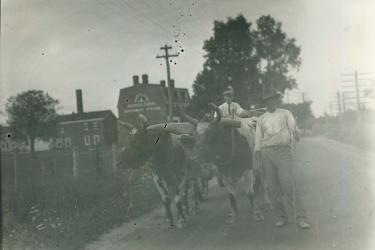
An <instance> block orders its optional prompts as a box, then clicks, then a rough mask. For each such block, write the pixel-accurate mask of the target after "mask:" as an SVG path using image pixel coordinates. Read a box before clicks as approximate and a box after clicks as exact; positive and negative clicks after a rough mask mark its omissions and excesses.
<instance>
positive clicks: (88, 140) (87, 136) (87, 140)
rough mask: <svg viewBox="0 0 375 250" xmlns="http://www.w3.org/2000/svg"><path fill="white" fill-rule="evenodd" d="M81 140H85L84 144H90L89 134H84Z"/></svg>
mask: <svg viewBox="0 0 375 250" xmlns="http://www.w3.org/2000/svg"><path fill="white" fill-rule="evenodd" d="M83 141H84V142H85V145H86V146H88V145H90V136H89V135H85V137H83Z"/></svg>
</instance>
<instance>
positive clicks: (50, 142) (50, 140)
mask: <svg viewBox="0 0 375 250" xmlns="http://www.w3.org/2000/svg"><path fill="white" fill-rule="evenodd" d="M26 146H27V141H26ZM53 147H54V143H53V139H52V138H50V139H49V148H53Z"/></svg>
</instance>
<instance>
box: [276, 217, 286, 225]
mask: <svg viewBox="0 0 375 250" xmlns="http://www.w3.org/2000/svg"><path fill="white" fill-rule="evenodd" d="M286 224H287V222H286V219H280V220H279V221H278V222H276V223H275V227H284V226H286Z"/></svg>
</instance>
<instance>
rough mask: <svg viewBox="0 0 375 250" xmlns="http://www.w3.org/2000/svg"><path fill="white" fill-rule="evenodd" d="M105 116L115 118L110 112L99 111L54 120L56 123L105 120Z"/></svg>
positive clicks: (74, 114) (60, 116)
mask: <svg viewBox="0 0 375 250" xmlns="http://www.w3.org/2000/svg"><path fill="white" fill-rule="evenodd" d="M107 116H113V117H115V118H116V116H115V115H114V114H113V113H112V111H111V110H99V111H91V112H83V113H72V114H66V115H59V116H57V118H56V119H57V122H66V121H78V120H87V119H95V118H105V117H107Z"/></svg>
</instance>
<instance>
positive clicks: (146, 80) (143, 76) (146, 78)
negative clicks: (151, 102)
mask: <svg viewBox="0 0 375 250" xmlns="http://www.w3.org/2000/svg"><path fill="white" fill-rule="evenodd" d="M142 83H143V84H148V75H147V74H143V75H142Z"/></svg>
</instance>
